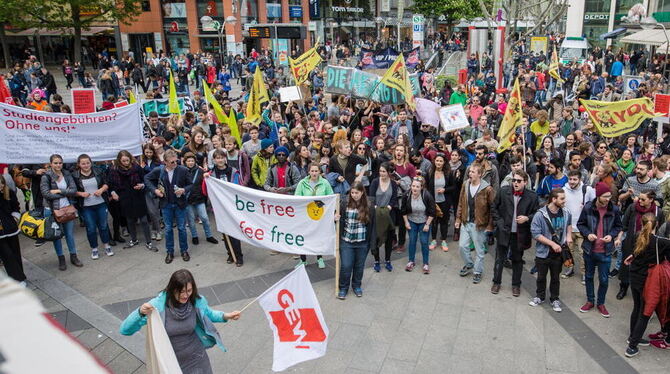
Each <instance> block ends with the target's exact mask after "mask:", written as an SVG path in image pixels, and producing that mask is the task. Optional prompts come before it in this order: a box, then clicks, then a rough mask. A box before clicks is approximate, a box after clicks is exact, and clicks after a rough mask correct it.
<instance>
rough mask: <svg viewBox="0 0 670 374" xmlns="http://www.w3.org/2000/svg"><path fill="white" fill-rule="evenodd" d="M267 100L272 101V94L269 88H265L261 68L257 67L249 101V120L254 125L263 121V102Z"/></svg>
mask: <svg viewBox="0 0 670 374" xmlns="http://www.w3.org/2000/svg"><path fill="white" fill-rule="evenodd" d="M266 101H270V96H268V90H267V89H266V88H265V82H263V74H262V73H261V69H259V68H258V67H256V71H255V72H254V82H253V84H252V85H251V92H249V102H248V103H247V116H246V118H247V121H249V122H251V123H253V124H254V125H258V124H259V123H261V119H262V118H261V115H262V113H261V103H263V102H266Z"/></svg>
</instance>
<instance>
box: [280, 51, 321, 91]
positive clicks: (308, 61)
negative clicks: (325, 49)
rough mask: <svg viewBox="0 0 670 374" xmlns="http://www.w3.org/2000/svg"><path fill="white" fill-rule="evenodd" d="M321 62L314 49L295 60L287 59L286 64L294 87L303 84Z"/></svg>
mask: <svg viewBox="0 0 670 374" xmlns="http://www.w3.org/2000/svg"><path fill="white" fill-rule="evenodd" d="M321 61H323V60H322V59H321V56H320V55H319V52H317V51H316V47H314V48H312V49H310V50H309V51H307V52H305V53H303V54H302V55H301V56H300V57H298V58H296V59H295V60H294V59H292V58H291V57H289V58H288V63H289V65H290V66H291V72H292V73H293V77H294V78H295V82H296V85H298V86H299V85H301V84H303V83H304V82H305V81H306V80H307V78H309V73H310V72H311V71H312V70H314V68H316V67H317V66H319V64H320V63H321Z"/></svg>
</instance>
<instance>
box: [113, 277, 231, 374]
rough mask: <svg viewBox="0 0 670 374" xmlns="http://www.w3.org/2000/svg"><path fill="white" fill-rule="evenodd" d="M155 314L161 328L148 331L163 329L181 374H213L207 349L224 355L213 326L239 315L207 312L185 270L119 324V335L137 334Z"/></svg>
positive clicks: (215, 311)
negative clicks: (157, 314)
mask: <svg viewBox="0 0 670 374" xmlns="http://www.w3.org/2000/svg"><path fill="white" fill-rule="evenodd" d="M154 311H155V312H156V313H159V314H160V320H161V321H162V322H163V326H152V327H151V328H152V329H156V328H164V329H165V332H166V333H167V336H168V338H169V339H170V344H171V345H172V349H173V350H174V355H175V356H176V358H177V362H178V363H179V367H180V369H181V372H182V373H183V374H211V373H213V370H212V366H211V364H210V362H209V356H207V351H206V349H208V348H212V347H214V346H215V345H216V346H217V347H218V348H219V349H221V350H222V351H224V352H226V347H225V346H224V345H223V342H222V340H221V335H219V332H218V331H217V329H216V327H214V323H220V322H228V321H229V320H233V321H237V320H238V319H239V318H240V315H241V312H240V311H234V312H230V313H224V312H222V311H218V310H214V309H212V308H210V307H209V303H208V302H207V299H205V297H204V296H202V295H200V294H198V287H197V286H196V284H195V279H194V278H193V274H191V272H190V271H188V270H186V269H181V270H177V271H175V272H174V273H172V276H171V277H170V280H169V281H168V284H167V286H166V287H165V289H164V290H163V291H161V292H160V293H159V294H158V296H156V297H155V298H153V299H151V300H149V301H148V302H146V303H144V304H142V306H140V307H139V308H137V309H135V310H133V311H132V312H131V313H130V315H129V316H128V317H127V318H126V319H125V320H124V321H123V323H122V324H121V328H120V332H121V334H123V335H133V334H134V333H136V332H138V331H139V330H140V329H141V328H142V326H144V325H146V324H147V320H148V318H149V315H150V314H151V313H154ZM147 354H148V355H150V354H152V352H147ZM164 354H165V352H164ZM164 354H162V355H160V357H164ZM167 354H168V355H169V352H168V353H167Z"/></svg>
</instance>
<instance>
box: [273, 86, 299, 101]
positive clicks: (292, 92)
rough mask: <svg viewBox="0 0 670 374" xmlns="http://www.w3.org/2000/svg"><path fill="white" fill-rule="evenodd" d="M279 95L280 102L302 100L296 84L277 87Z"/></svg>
mask: <svg viewBox="0 0 670 374" xmlns="http://www.w3.org/2000/svg"><path fill="white" fill-rule="evenodd" d="M279 97H280V98H281V102H282V103H286V102H289V101H299V100H302V97H301V96H300V89H299V88H298V86H290V87H279Z"/></svg>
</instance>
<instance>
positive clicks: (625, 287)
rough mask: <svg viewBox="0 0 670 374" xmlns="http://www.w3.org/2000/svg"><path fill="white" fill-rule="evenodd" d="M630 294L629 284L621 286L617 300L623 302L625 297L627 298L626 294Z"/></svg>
mask: <svg viewBox="0 0 670 374" xmlns="http://www.w3.org/2000/svg"><path fill="white" fill-rule="evenodd" d="M627 292H628V285H627V284H621V289H619V293H617V294H616V299H617V300H621V299H623V298H624V297H626V293H627Z"/></svg>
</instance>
